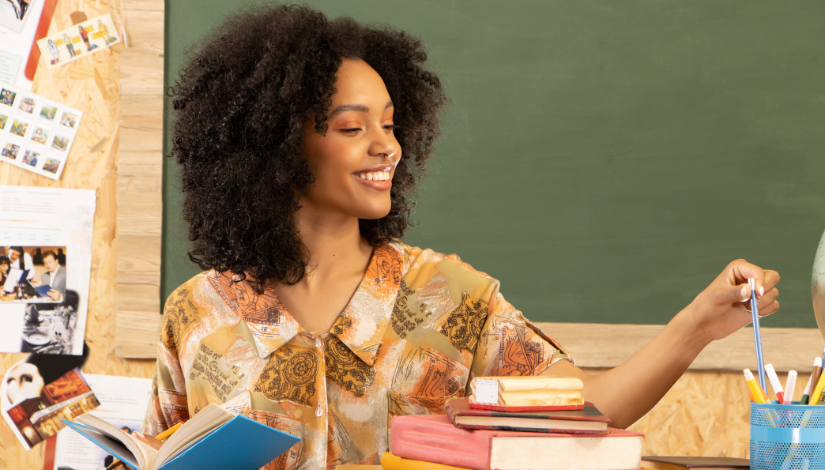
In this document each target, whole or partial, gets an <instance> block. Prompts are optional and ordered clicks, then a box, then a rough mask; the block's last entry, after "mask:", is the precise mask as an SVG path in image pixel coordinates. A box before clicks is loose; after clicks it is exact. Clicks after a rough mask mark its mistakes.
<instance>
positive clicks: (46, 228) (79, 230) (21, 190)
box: [0, 186, 95, 355]
mask: <svg viewBox="0 0 825 470" xmlns="http://www.w3.org/2000/svg"><path fill="white" fill-rule="evenodd" d="M94 214H95V192H94V191H92V190H79V189H58V188H40V187H28V186H0V252H4V253H5V254H8V253H9V247H13V246H20V247H23V250H24V251H25V252H26V254H27V255H29V254H30V252H32V251H33V249H34V248H39V247H43V248H45V249H47V251H53V252H54V251H57V250H52V249H51V248H50V247H65V254H64V257H65V266H61V267H60V268H59V269H64V270H65V279H66V283H65V285H66V292H67V295H66V296H65V297H64V298H63V300H62V301H61V302H54V301H52V300H51V299H43V298H37V299H28V300H24V301H18V300H17V299H15V298H13V297H14V296H0V325H4V326H3V328H0V330H2V332H0V352H24V351H23V348H24V346H23V345H24V343H26V344H29V345H32V344H34V345H36V342H28V343H27V342H26V341H25V339H26V336H25V335H26V334H34V333H40V334H43V333H45V334H49V335H55V336H57V337H59V339H60V340H61V341H62V342H63V343H64V344H65V346H66V347H65V348H64V351H61V352H56V351H55V350H56V349H57V348H54V349H52V350H47V351H39V352H44V353H62V354H72V355H80V354H82V353H83V337H84V332H85V329H86V316H87V311H88V302H89V276H90V273H91V266H92V236H93V234H94ZM31 268H33V269H35V270H36V271H37V272H38V274H37V275H36V276H35V278H34V279H35V280H42V279H44V277H43V274H46V273H47V270H46V268H45V266H44V265H37V264H36V263H35V265H34V266H31ZM70 291H71V292H70ZM70 301H73V302H74V303H73V304H72V305H76V307H73V310H74V312H73V314H72V312H69V311H68V307H67V306H66V305H67V304H68V303H69V302H70ZM32 307H35V308H36V309H37V313H34V314H33V312H32ZM64 307H65V308H64ZM21 325H22V328H21ZM38 329H42V330H44V331H42V332H41V331H39V330H38ZM58 333H59V335H58Z"/></svg>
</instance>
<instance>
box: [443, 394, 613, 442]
mask: <svg viewBox="0 0 825 470" xmlns="http://www.w3.org/2000/svg"><path fill="white" fill-rule="evenodd" d="M444 411H445V412H446V413H447V416H449V417H450V420H451V421H452V422H453V424H454V425H455V426H457V427H459V428H462V429H490V430H498V431H526V432H556V433H566V434H597V435H598V434H602V435H603V434H607V433H608V431H607V424H608V423H609V422H610V419H608V418H607V417H605V416H604V415H603V414H602V413H601V412H600V411H599V410H597V409H596V408H595V407H594V406H593V404H592V403H588V402H585V404H584V407H583V408H582V409H581V410H573V411H525V412H518V413H513V412H507V411H490V410H479V409H473V408H471V407H470V402H469V398H466V397H464V398H453V399H450V400H448V401H447V404H446V406H445V408H444Z"/></svg>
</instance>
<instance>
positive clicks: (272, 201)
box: [168, 6, 446, 291]
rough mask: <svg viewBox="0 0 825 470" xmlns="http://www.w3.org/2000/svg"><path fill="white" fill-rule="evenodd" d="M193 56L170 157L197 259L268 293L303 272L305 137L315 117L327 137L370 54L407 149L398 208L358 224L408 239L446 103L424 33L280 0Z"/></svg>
mask: <svg viewBox="0 0 825 470" xmlns="http://www.w3.org/2000/svg"><path fill="white" fill-rule="evenodd" d="M190 55H191V58H190V59H189V61H188V63H187V64H186V65H185V66H184V67H183V69H182V70H181V72H180V78H179V79H178V81H177V82H176V83H175V85H174V86H172V87H170V88H169V90H168V91H169V94H170V96H172V97H173V98H174V99H173V108H174V110H175V112H176V113H175V114H176V116H175V122H174V125H173V130H172V132H173V137H172V152H171V153H172V154H171V156H173V157H175V158H176V159H177V162H178V163H179V164H180V166H181V176H182V190H183V194H184V201H183V217H184V220H186V222H187V223H188V225H189V240H190V241H191V242H192V247H191V250H190V251H189V258H190V259H191V260H192V261H193V262H194V263H197V264H198V266H200V267H201V269H214V270H216V271H218V272H227V271H229V272H231V273H234V274H239V275H241V279H248V280H249V281H251V282H253V284H255V285H256V289H257V290H259V291H260V290H261V289H262V288H263V283H264V282H265V280H266V279H272V280H274V281H276V282H282V283H286V284H294V283H296V282H298V281H299V280H301V279H302V278H303V276H304V275H305V273H306V262H307V255H308V251H307V249H306V247H305V246H304V245H303V244H302V243H301V240H300V237H299V235H298V233H297V231H296V229H295V226H294V223H293V215H294V213H295V211H297V210H298V209H299V208H300V203H299V200H300V195H301V192H302V190H303V189H305V188H306V187H307V186H308V185H310V184H311V183H312V182H313V176H312V174H311V173H310V171H309V167H308V165H307V162H306V160H305V159H304V157H303V155H302V154H301V151H300V142H301V133H302V131H303V127H304V123H305V122H307V120H308V119H309V117H310V116H313V115H314V116H315V130H314V131H315V132H319V133H321V134H325V133H326V131H327V124H326V120H327V110H328V109H329V107H330V105H331V103H332V95H333V94H335V73H336V72H337V70H338V68H339V67H340V66H341V63H342V60H343V59H344V58H360V59H362V60H364V61H365V62H366V63H368V64H369V65H370V66H372V68H373V69H375V70H376V71H377V72H378V74H379V75H380V76H381V77H382V78H383V80H384V83H385V84H386V87H387V90H388V91H389V94H390V97H391V98H392V101H393V104H394V107H395V113H394V123H395V126H396V127H395V135H396V138H397V139H398V142H399V144H400V145H401V148H402V158H401V161H400V162H399V163H398V166H397V167H396V170H395V174H394V175H393V184H392V190H391V199H392V206H391V209H390V212H389V214H388V215H387V216H385V217H383V218H381V219H377V220H364V219H361V220H359V226H360V230H361V235H362V237H363V238H364V239H365V240H366V241H367V242H368V243H369V244H370V245H372V246H375V245H376V244H378V243H379V242H381V241H385V240H391V239H396V238H400V237H401V236H402V235H403V234H404V231H405V230H406V229H407V227H408V226H409V223H410V221H409V215H410V209H411V208H412V198H413V197H414V194H415V191H414V188H415V183H416V181H417V180H418V179H419V178H420V176H421V174H422V171H423V170H424V167H425V163H426V161H427V159H428V158H429V157H430V155H431V154H432V151H433V142H434V140H435V138H436V137H437V135H438V112H439V110H440V108H441V107H442V105H443V104H444V103H445V102H446V98H445V96H444V93H443V91H442V88H441V82H440V81H439V79H438V77H436V76H435V75H434V74H433V73H431V72H429V71H427V70H425V69H424V68H423V64H424V62H425V61H426V59H427V54H426V53H425V52H424V48H423V46H422V44H421V42H420V41H419V40H418V39H416V38H414V37H411V36H409V35H408V34H406V33H404V32H401V31H396V30H393V29H390V28H386V27H371V26H363V25H360V24H358V23H356V22H355V21H353V20H352V19H350V18H346V17H344V18H338V19H335V20H329V19H327V17H326V16H325V15H324V14H322V13H320V12H318V11H315V10H312V9H309V8H307V7H301V6H270V7H264V8H259V9H256V10H255V11H253V12H248V13H242V14H240V15H239V16H236V17H233V18H231V19H229V20H228V21H226V22H225V23H224V24H223V25H221V26H220V27H219V28H218V29H217V31H214V32H213V34H211V39H209V40H208V41H207V42H206V44H205V45H204V46H203V47H202V48H201V49H200V50H199V51H197V52H194V53H190ZM310 122H311V121H310ZM249 277H251V278H252V279H249Z"/></svg>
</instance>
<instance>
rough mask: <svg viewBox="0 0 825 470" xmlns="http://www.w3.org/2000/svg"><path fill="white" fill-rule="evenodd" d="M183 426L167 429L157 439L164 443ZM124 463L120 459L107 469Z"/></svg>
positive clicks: (107, 468) (108, 469)
mask: <svg viewBox="0 0 825 470" xmlns="http://www.w3.org/2000/svg"><path fill="white" fill-rule="evenodd" d="M182 424H183V423H178V424H176V425H174V426H172V427H171V428H169V429H167V430H166V431H163V432H162V433H160V434H158V435H157V437H155V439H157V440H159V441H162V440H164V439H166V438H167V437H169V436H171V435H172V434H175V431H177V430H178V429H180V427H181V425H182ZM122 463H123V462H121V461H120V459H117V460H115V461H114V462H112V463H110V464H109V466H108V467H106V470H112V469H113V468H116V467H117V466H118V465H120V464H122Z"/></svg>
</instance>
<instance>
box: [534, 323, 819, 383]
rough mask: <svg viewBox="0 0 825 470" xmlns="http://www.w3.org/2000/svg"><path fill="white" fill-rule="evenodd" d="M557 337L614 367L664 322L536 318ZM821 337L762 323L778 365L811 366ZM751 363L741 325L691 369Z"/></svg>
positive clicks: (749, 338) (767, 349)
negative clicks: (614, 322)
mask: <svg viewBox="0 0 825 470" xmlns="http://www.w3.org/2000/svg"><path fill="white" fill-rule="evenodd" d="M536 326H538V327H539V328H540V329H541V330H542V331H544V332H545V333H546V334H547V335H548V336H550V337H551V338H553V339H555V340H557V341H558V342H559V343H561V344H562V345H563V346H564V348H565V349H567V350H568V351H569V352H570V353H571V354H572V355H573V357H574V358H575V360H576V365H578V366H579V367H586V368H605V367H616V366H618V365H619V364H621V363H623V362H624V361H626V360H627V359H629V358H630V356H632V355H633V354H635V353H636V352H637V351H639V350H640V349H642V347H644V346H645V345H646V344H647V343H649V342H650V340H652V339H653V337H654V336H656V335H657V334H658V333H659V332H660V331H661V330H662V329H663V328H664V326H663V325H610V324H602V323H536ZM822 344H823V339H822V335H821V334H820V332H819V330H818V329H816V328H762V349H763V352H764V357H765V360H766V362H769V363H771V364H773V366H774V368H775V369H776V370H778V371H788V370H795V371H797V372H799V373H805V372H810V371H811V369H812V368H813V360H814V358H815V357H817V356H821V355H822ZM746 368H749V369H755V368H756V353H755V350H754V340H753V330H752V329H751V328H743V329H741V330H739V331H737V332H736V333H734V334H732V335H730V336H729V337H727V338H725V339H722V340H719V341H714V342H712V343H711V344H710V345H709V346H708V347H707V348H705V350H704V351H702V353H701V354H700V355H699V357H697V358H696V360H694V361H693V363H692V364H691V365H690V368H689V369H692V370H742V369H746Z"/></svg>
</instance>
